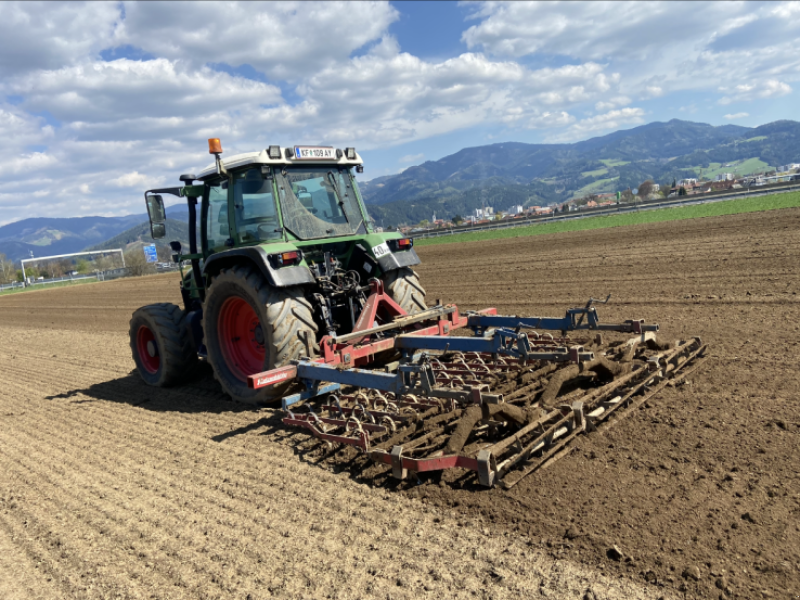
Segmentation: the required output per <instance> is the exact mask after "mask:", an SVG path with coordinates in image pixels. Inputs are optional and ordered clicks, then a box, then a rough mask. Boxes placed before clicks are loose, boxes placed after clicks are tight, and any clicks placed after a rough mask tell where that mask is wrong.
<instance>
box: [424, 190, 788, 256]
mask: <svg viewBox="0 0 800 600" xmlns="http://www.w3.org/2000/svg"><path fill="white" fill-rule="evenodd" d="M797 207H800V191H796V190H792V191H788V190H787V191H781V192H776V193H772V194H768V195H758V196H751V197H749V198H735V199H725V200H723V199H715V200H709V201H706V202H699V203H696V204H689V205H687V204H680V205H678V206H675V205H672V206H659V207H642V209H641V210H634V209H633V208H630V209H627V210H625V211H624V212H622V211H620V212H618V211H616V210H613V211H609V212H607V213H605V214H600V215H581V216H579V217H558V218H555V219H549V220H547V221H544V222H539V223H533V224H525V225H517V226H510V225H507V226H505V227H501V226H498V227H495V228H491V229H489V228H487V229H483V230H477V231H476V230H472V231H465V232H453V233H451V234H448V233H442V234H441V235H439V236H435V237H430V236H429V237H417V238H415V239H414V245H415V246H435V245H438V244H451V243H452V244H454V243H463V242H476V241H483V240H494V239H507V238H516V237H529V236H534V235H547V234H551V233H562V232H566V231H587V230H591V229H606V228H609V227H626V226H629V225H640V224H646V223H661V222H665V221H681V220H685V219H697V218H703V217H719V216H725V215H735V214H741V213H748V212H762V211H767V210H777V209H782V208H797Z"/></svg>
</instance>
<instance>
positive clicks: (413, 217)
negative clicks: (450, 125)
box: [360, 119, 800, 226]
mask: <svg viewBox="0 0 800 600" xmlns="http://www.w3.org/2000/svg"><path fill="white" fill-rule="evenodd" d="M788 162H800V123H797V122H795V121H776V122H774V123H769V124H767V125H762V126H760V127H755V128H751V127H741V126H738V125H722V126H718V127H714V126H711V125H706V124H703V123H692V122H688V121H680V120H677V119H673V120H672V121H669V122H667V123H661V122H656V123H649V124H647V125H642V126H640V127H635V128H633V129H627V130H623V131H616V132H614V133H611V134H608V135H605V136H601V137H597V138H593V139H590V140H585V141H582V142H576V143H573V144H522V143H517V142H505V143H500V144H492V145H488V146H479V147H475V148H465V149H463V150H461V151H459V152H456V153H455V154H452V155H450V156H446V157H444V158H442V159H440V160H437V161H427V162H425V163H423V164H421V165H418V166H413V167H409V168H408V169H406V170H404V171H403V172H402V173H399V174H397V175H392V176H386V177H379V178H376V179H373V180H371V181H368V182H365V183H362V184H360V186H361V191H362V195H363V196H364V200H365V202H366V203H367V204H369V205H370V206H369V211H370V214H371V215H372V217H373V218H374V219H375V220H376V222H377V223H378V224H379V225H384V226H390V225H397V224H400V223H407V224H414V223H417V222H419V221H420V220H422V219H431V217H432V216H433V214H434V213H435V214H436V215H437V217H438V218H450V217H452V216H454V215H456V214H459V215H461V216H464V215H466V214H470V213H472V212H473V211H474V209H476V208H480V207H481V206H492V207H493V208H495V209H497V210H504V209H507V208H509V207H510V206H512V205H516V204H519V205H523V206H532V205H547V204H553V203H557V202H563V201H565V200H569V199H571V198H578V197H581V196H585V195H588V194H592V193H600V192H614V191H617V190H624V189H627V188H634V187H636V186H638V185H639V184H640V183H642V182H643V181H645V180H647V179H653V180H655V181H656V182H657V183H662V184H664V183H667V184H671V183H672V181H673V179H681V178H684V177H698V176H703V175H705V176H710V177H713V175H715V174H717V173H719V172H725V171H728V172H737V171H742V170H744V171H752V172H755V171H759V170H765V169H767V168H768V167H769V166H770V165H772V166H773V168H774V166H776V165H779V164H785V163H788ZM739 174H742V175H744V174H747V173H739Z"/></svg>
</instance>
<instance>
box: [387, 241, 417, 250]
mask: <svg viewBox="0 0 800 600" xmlns="http://www.w3.org/2000/svg"><path fill="white" fill-rule="evenodd" d="M386 243H387V245H388V246H389V248H391V249H392V252H397V251H398V250H408V249H409V248H413V247H414V240H413V239H411V238H400V239H399V240H388V241H387V242H386Z"/></svg>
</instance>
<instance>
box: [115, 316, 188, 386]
mask: <svg viewBox="0 0 800 600" xmlns="http://www.w3.org/2000/svg"><path fill="white" fill-rule="evenodd" d="M130 341H131V353H132V354H133V360H134V362H135V363H136V369H137V370H138V371H139V374H140V375H141V376H142V379H144V380H145V382H146V383H148V384H150V385H154V386H157V387H168V386H171V385H175V384H176V383H180V382H181V381H183V380H185V379H186V378H187V377H188V376H189V375H190V374H191V373H192V371H193V370H194V367H195V365H196V363H197V351H196V350H195V348H194V347H193V346H192V342H191V338H190V336H189V328H188V326H187V324H186V319H185V318H184V315H183V311H182V310H181V309H180V307H178V306H175V305H174V304H170V303H167V302H165V303H161V304H150V305H149V306H143V307H142V308H140V309H138V310H137V311H136V312H134V313H133V317H131V324H130Z"/></svg>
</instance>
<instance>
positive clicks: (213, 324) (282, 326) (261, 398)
mask: <svg viewBox="0 0 800 600" xmlns="http://www.w3.org/2000/svg"><path fill="white" fill-rule="evenodd" d="M203 331H204V333H205V340H206V348H207V349H208V361H209V362H210V363H211V366H212V367H213V368H214V376H215V377H216V379H217V381H219V383H220V385H221V386H222V388H223V390H225V392H226V393H227V394H228V395H229V396H230V397H231V398H233V399H234V400H237V401H239V402H246V403H250V404H262V403H266V402H272V401H275V400H277V399H279V398H281V397H282V396H283V395H284V393H286V391H287V389H288V385H282V386H280V385H279V386H273V387H267V388H262V389H260V390H253V389H250V388H248V387H247V376H248V375H253V374H254V373H260V372H262V371H267V370H269V369H274V368H276V367H280V366H283V365H286V364H288V363H289V361H291V360H295V359H299V358H301V357H304V356H311V357H313V356H316V354H317V337H316V336H317V325H316V324H315V323H314V319H313V316H312V307H311V304H310V303H309V301H308V300H306V298H305V297H304V295H303V290H302V289H301V288H296V287H290V288H273V287H271V286H270V285H269V284H268V283H267V282H266V281H265V280H264V278H263V277H262V275H261V274H260V273H259V272H257V271H256V270H254V269H252V268H250V267H246V266H237V267H233V268H231V269H223V270H222V271H221V272H220V274H219V275H217V277H215V278H214V281H213V282H212V283H211V286H210V287H209V290H208V294H207V296H206V301H205V305H204V307H203Z"/></svg>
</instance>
